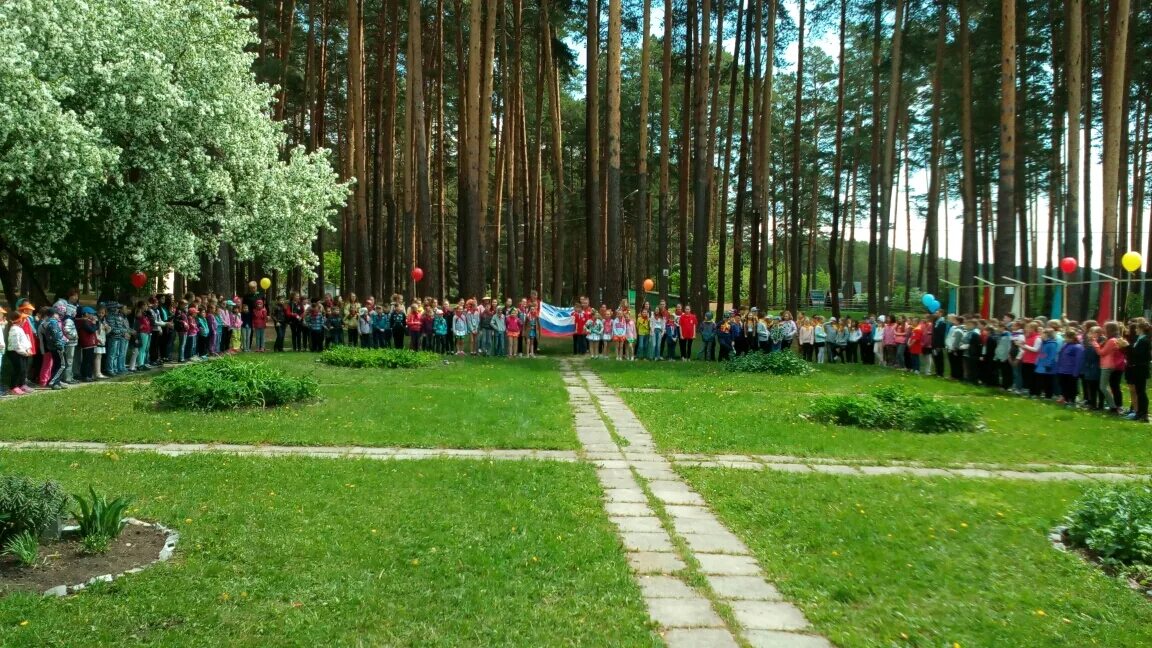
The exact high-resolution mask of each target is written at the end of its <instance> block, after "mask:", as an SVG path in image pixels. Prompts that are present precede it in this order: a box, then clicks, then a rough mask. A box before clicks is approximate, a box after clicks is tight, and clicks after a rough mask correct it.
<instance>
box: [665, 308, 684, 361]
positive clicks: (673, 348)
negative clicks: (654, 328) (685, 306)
mask: <svg viewBox="0 0 1152 648" xmlns="http://www.w3.org/2000/svg"><path fill="white" fill-rule="evenodd" d="M679 344H680V307H679V306H677V307H676V311H675V312H674V313H672V314H671V315H669V316H668V320H667V321H666V322H665V323H664V346H665V348H666V349H667V358H668V360H675V359H676V356H677V354H678V351H679V349H678V348H677V347H678V346H679ZM661 355H664V350H663V349H661Z"/></svg>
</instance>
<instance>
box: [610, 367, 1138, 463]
mask: <svg viewBox="0 0 1152 648" xmlns="http://www.w3.org/2000/svg"><path fill="white" fill-rule="evenodd" d="M589 367H591V368H592V369H594V370H595V371H596V372H597V373H598V374H599V375H600V377H601V378H602V379H603V380H604V382H605V383H606V384H608V385H609V386H611V387H614V388H616V389H618V390H619V391H620V396H621V397H622V398H623V399H624V401H625V402H626V403H627V404H628V405H629V406H630V407H631V408H632V410H633V411H634V412H635V413H636V415H637V416H639V417H640V419H641V420H642V421H643V422H644V424H645V426H646V427H647V428H648V430H649V431H650V432H651V433H652V435H653V437H654V438H655V440H656V443H657V445H658V446H659V447H660V448H661V450H663V451H666V452H682V453H703V454H765V455H794V456H804V457H828V458H838V459H855V460H872V461H897V460H911V461H920V462H924V463H926V464H932V465H949V464H964V463H998V464H1011V465H1021V464H1028V463H1063V464H1090V465H1100V466H1149V465H1152V427H1150V426H1148V425H1140V424H1136V423H1132V422H1128V421H1120V420H1116V419H1109V418H1106V417H1104V416H1102V415H1094V414H1089V413H1086V412H1082V411H1071V410H1068V409H1065V408H1063V407H1060V406H1057V405H1055V404H1053V403H1050V402H1038V401H1029V400H1027V399H1024V398H1020V397H1018V396H1012V395H1008V394H1006V393H1004V392H1001V391H999V390H992V389H989V388H986V387H974V386H971V385H965V384H960V383H956V382H953V381H949V380H945V379H938V378H934V377H933V378H928V377H924V376H916V375H913V374H911V373H905V372H898V371H893V370H891V369H885V368H880V367H870V366H863V365H830V366H828V365H822V366H821V367H820V369H819V370H818V371H817V372H816V373H813V374H811V375H809V376H804V377H792V376H787V377H781V376H769V375H765V374H739V373H731V372H728V371H726V370H725V369H724V368H723V366H721V365H720V364H717V363H704V362H659V363H649V362H635V363H631V362H629V363H624V362H616V361H614V360H604V361H600V360H597V361H589ZM894 384H898V385H905V386H907V387H908V388H909V389H912V390H922V391H924V392H926V393H930V394H937V395H939V396H942V397H944V398H947V399H950V400H955V401H959V402H963V403H966V404H968V405H971V406H973V407H975V408H977V410H979V412H980V415H981V417H982V418H983V420H984V423H986V424H987V429H985V430H981V431H978V432H974V433H951V434H918V433H914V432H904V431H897V430H864V429H860V428H855V427H837V426H830V425H826V424H822V423H815V422H811V421H808V420H806V419H804V418H802V416H801V415H802V414H805V413H806V412H807V411H808V408H809V407H810V405H811V403H812V401H813V400H814V399H815V398H817V397H819V396H824V395H831V394H861V393H867V392H869V391H871V390H873V389H875V388H876V387H880V386H883V385H894ZM634 390H637V391H634ZM648 390H654V391H648ZM1125 398H1127V395H1126V394H1125Z"/></svg>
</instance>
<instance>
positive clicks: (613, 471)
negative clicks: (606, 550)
mask: <svg viewBox="0 0 1152 648" xmlns="http://www.w3.org/2000/svg"><path fill="white" fill-rule="evenodd" d="M562 373H563V378H564V383H565V385H566V386H567V388H568V395H569V398H570V399H571V401H572V407H573V409H574V410H575V415H576V434H577V436H578V437H579V438H580V443H581V444H582V445H583V446H584V451H585V456H586V457H587V458H588V459H589V460H591V461H592V462H593V463H595V464H596V466H597V475H598V476H599V478H600V484H601V485H602V486H603V487H604V499H605V504H604V507H605V510H606V511H607V512H608V516H609V517H610V518H611V520H612V521H613V522H614V523H615V524H616V527H617V529H618V531H619V534H620V539H621V541H622V542H623V544H624V548H625V550H626V551H627V553H628V562H629V564H631V566H632V570H633V572H634V573H635V574H636V578H637V580H638V582H639V583H640V587H641V591H642V593H643V595H644V601H645V603H646V604H647V606H648V612H649V614H650V615H651V617H652V619H653V620H654V621H655V622H656V623H657V624H659V625H660V627H661V628H662V629H663V630H664V640H665V641H666V642H667V644H668V645H669V646H670V647H671V648H679V647H681V646H684V647H687V646H694V647H712V646H715V647H726V646H738V645H741V643H743V644H746V645H751V646H756V647H759V646H764V647H772V648H786V647H794V648H827V647H830V646H831V645H832V644H831V643H829V642H828V640H826V639H824V638H823V637H819V636H817V635H815V634H813V631H812V628H811V626H810V625H809V623H808V620H807V619H806V618H804V614H803V613H802V612H801V611H800V610H799V608H797V607H796V606H794V605H792V604H791V603H788V602H787V601H785V600H784V599H783V598H782V597H781V596H780V593H779V592H778V591H777V590H776V588H775V587H774V586H773V585H772V584H771V583H770V582H768V581H767V580H766V579H765V577H764V573H763V571H762V570H761V569H760V566H759V564H757V562H756V559H755V558H754V557H753V556H752V553H751V551H749V549H748V547H746V546H745V545H744V543H743V542H742V541H741V540H740V538H738V537H736V535H735V534H733V533H732V532H731V531H729V530H728V529H727V528H725V527H724V525H723V524H721V523H720V521H719V520H718V519H717V518H716V516H715V515H714V514H713V513H712V511H711V510H710V509H709V508H708V507H707V505H706V504H705V502H704V499H703V498H702V497H700V495H699V493H697V492H696V491H694V490H692V488H691V487H690V486H689V485H688V483H687V482H685V481H684V480H683V479H681V478H680V476H679V475H678V474H677V473H676V472H675V471H674V470H673V468H672V463H671V462H670V461H669V460H668V459H666V458H665V457H663V456H661V455H660V454H659V453H658V452H657V451H656V447H655V445H654V444H653V442H652V436H651V435H650V434H649V433H648V431H647V430H646V429H645V428H644V425H643V424H642V423H641V422H640V420H639V419H638V418H636V415H635V414H633V413H632V411H631V410H630V409H629V408H628V406H627V405H625V404H624V401H622V400H621V399H620V397H619V396H617V395H616V393H615V392H614V391H612V390H611V389H609V388H608V387H606V386H605V385H604V384H603V383H602V382H601V381H600V378H599V377H598V376H596V374H594V373H593V372H591V371H590V370H587V369H586V368H585V367H584V365H583V363H579V362H576V363H573V362H564V363H562ZM608 424H611V430H610V429H609V427H608ZM641 481H642V482H643V483H641ZM657 507H659V508H661V509H663V512H664V513H665V516H663V519H662V517H661V516H658V515H657V512H656V509H657ZM665 521H667V524H666V523H665ZM689 563H691V567H689ZM690 570H694V571H698V572H699V573H700V574H701V575H703V577H704V580H705V582H706V583H707V587H706V588H705V589H706V591H702V590H700V589H696V588H694V587H692V586H691V585H689V584H688V582H686V581H685V580H684V576H685V574H686V573H687V572H688V571H690ZM724 617H728V618H729V619H731V621H730V622H729V621H725V619H724Z"/></svg>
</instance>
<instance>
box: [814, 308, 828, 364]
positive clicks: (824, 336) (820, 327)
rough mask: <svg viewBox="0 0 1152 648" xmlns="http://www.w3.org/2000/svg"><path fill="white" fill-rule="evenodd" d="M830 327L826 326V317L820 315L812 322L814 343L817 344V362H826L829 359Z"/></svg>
mask: <svg viewBox="0 0 1152 648" xmlns="http://www.w3.org/2000/svg"><path fill="white" fill-rule="evenodd" d="M827 342H828V329H826V328H824V318H823V317H820V316H819V315H817V316H816V320H815V321H814V322H812V343H813V344H814V345H815V346H816V364H824V363H825V362H829V360H828V350H827V347H828V344H827Z"/></svg>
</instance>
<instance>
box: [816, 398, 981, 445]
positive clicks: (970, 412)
mask: <svg viewBox="0 0 1152 648" xmlns="http://www.w3.org/2000/svg"><path fill="white" fill-rule="evenodd" d="M808 415H809V417H810V418H812V420H815V421H819V422H821V423H831V424H833V425H854V426H856V427H861V428H866V429H879V430H909V431H911V432H923V433H926V434H933V433H943V432H971V431H974V430H976V429H977V427H979V425H980V416H979V415H978V414H977V413H976V410H974V409H972V408H971V407H968V406H967V405H962V404H959V403H950V402H948V401H945V400H943V399H941V398H937V397H935V396H929V395H927V394H916V393H913V392H910V391H908V390H907V389H905V388H904V387H899V386H892V387H881V388H879V389H876V390H875V391H873V392H872V393H871V394H865V395H844V396H822V397H820V398H817V399H816V400H815V401H814V402H813V403H812V405H811V407H810V408H809V411H808Z"/></svg>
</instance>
